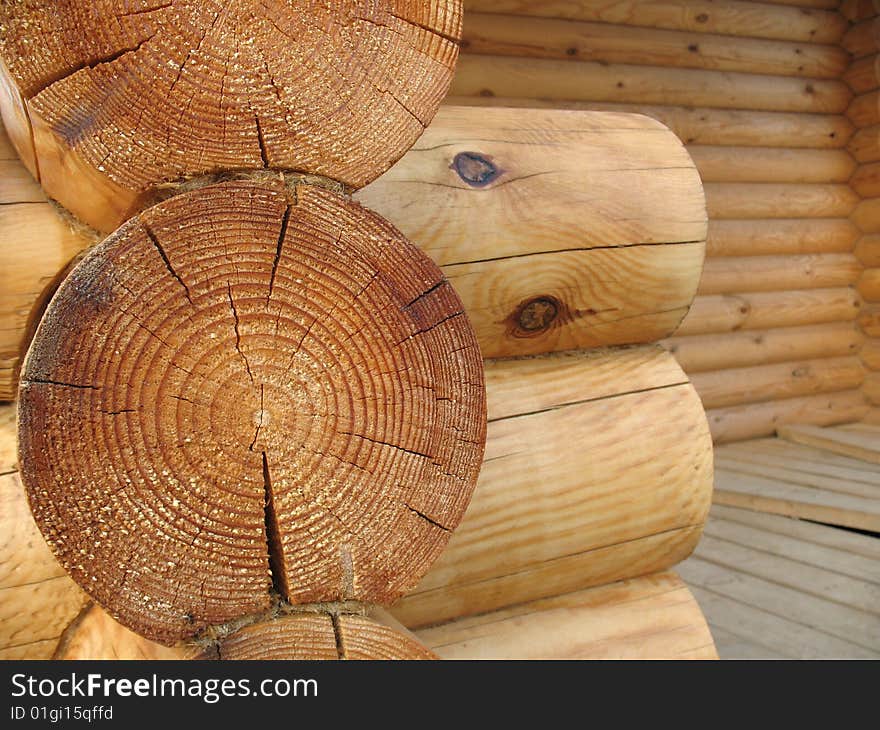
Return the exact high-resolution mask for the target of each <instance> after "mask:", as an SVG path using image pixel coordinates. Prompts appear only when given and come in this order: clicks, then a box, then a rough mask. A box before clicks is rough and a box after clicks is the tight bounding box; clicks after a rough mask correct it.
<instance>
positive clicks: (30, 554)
mask: <svg viewBox="0 0 880 730" xmlns="http://www.w3.org/2000/svg"><path fill="white" fill-rule="evenodd" d="M86 600H87V598H86V596H85V594H84V593H83V592H82V591H81V590H80V589H79V587H78V586H77V585H76V583H74V582H73V581H72V580H71V579H70V578H68V577H67V575H66V574H65V572H64V570H63V569H62V568H61V566H60V565H58V562H57V561H56V560H55V557H54V556H53V555H52V551H51V550H50V549H49V546H48V545H46V542H45V540H43V537H42V535H40V531H39V529H38V528H37V525H36V524H35V523H34V519H33V517H32V516H31V513H30V510H29V509H28V504H27V499H26V497H25V492H24V488H23V487H22V485H21V480H20V479H19V475H18V472H17V469H16V452H15V409H14V407H13V406H8V405H7V406H0V659H48V658H49V657H51V656H52V652H53V650H54V648H55V644H57V642H58V637H59V636H60V635H61V633H62V631H63V630H64V628H65V627H66V626H67V625H68V624H69V623H70V622H71V620H72V619H73V618H74V617H75V616H76V615H77V613H78V612H79V610H80V609H81V608H82V606H83V604H84V603H85V602H86Z"/></svg>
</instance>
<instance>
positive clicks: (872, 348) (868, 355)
mask: <svg viewBox="0 0 880 730" xmlns="http://www.w3.org/2000/svg"><path fill="white" fill-rule="evenodd" d="M859 357H860V358H861V359H862V363H864V365H865V367H866V368H868V370H880V339H877V338H872V339H868V340H865V344H864V345H862V349H861V350H859Z"/></svg>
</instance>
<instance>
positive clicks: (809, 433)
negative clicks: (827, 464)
mask: <svg viewBox="0 0 880 730" xmlns="http://www.w3.org/2000/svg"><path fill="white" fill-rule="evenodd" d="M777 432H778V434H779V436H780V437H781V438H784V439H785V440H786V441H793V442H794V443H796V444H805V445H807V446H813V447H816V448H820V449H825V450H827V451H831V452H832V453H834V454H843V455H844V456H849V457H852V458H853V459H860V460H862V461H868V462H871V463H873V464H880V429H878V428H876V427H875V426H864V427H863V428H862V429H859V430H858V431H850V430H846V429H844V428H819V427H817V426H810V425H806V424H789V425H785V426H780V427H779V428H778V429H777Z"/></svg>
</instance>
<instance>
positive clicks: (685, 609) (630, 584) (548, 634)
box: [418, 572, 717, 659]
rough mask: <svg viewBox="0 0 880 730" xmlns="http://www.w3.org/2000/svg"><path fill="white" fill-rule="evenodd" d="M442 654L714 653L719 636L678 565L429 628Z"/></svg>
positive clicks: (426, 637) (428, 637) (425, 635)
mask: <svg viewBox="0 0 880 730" xmlns="http://www.w3.org/2000/svg"><path fill="white" fill-rule="evenodd" d="M418 637H419V639H420V640H421V641H422V642H424V643H425V645H427V646H428V647H430V648H431V649H433V650H434V651H435V652H436V653H437V655H438V656H440V658H441V659H714V658H716V657H717V654H716V652H715V646H714V642H713V641H712V635H711V633H710V632H709V627H708V626H707V625H706V619H705V618H704V617H703V614H702V612H701V611H700V607H699V605H698V604H697V602H696V600H694V597H693V596H692V595H691V593H690V591H689V590H688V588H687V586H686V585H685V584H684V582H683V581H682V580H681V579H680V578H679V577H678V576H677V575H676V574H675V573H671V572H665V573H657V574H655V575H651V576H645V577H643V578H635V579H633V580H630V581H625V582H620V583H612V584H611V585H607V586H598V587H596V588H589V589H587V590H585V591H578V592H577V593H569V594H566V595H563V596H557V597H555V598H548V599H545V600H542V601H534V602H530V603H526V604H524V605H522V606H516V607H514V608H509V609H505V610H502V611H493V612H492V613H487V614H483V615H481V616H474V617H473V618H465V619H460V620H458V621H453V622H450V623H447V624H444V625H442V626H436V627H433V628H429V629H423V630H422V631H419V632H418Z"/></svg>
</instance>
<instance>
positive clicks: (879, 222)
mask: <svg viewBox="0 0 880 730" xmlns="http://www.w3.org/2000/svg"><path fill="white" fill-rule="evenodd" d="M851 219H852V222H853V223H855V224H856V225H857V226H858V227H859V228H860V229H861V230H862V231H864V232H865V233H880V198H867V199H866V200H863V201H862V202H861V203H859V204H858V205H857V206H856V208H855V210H853V212H852V216H851Z"/></svg>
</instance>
